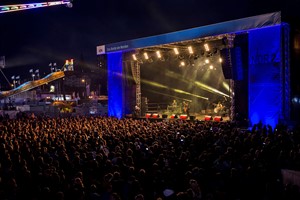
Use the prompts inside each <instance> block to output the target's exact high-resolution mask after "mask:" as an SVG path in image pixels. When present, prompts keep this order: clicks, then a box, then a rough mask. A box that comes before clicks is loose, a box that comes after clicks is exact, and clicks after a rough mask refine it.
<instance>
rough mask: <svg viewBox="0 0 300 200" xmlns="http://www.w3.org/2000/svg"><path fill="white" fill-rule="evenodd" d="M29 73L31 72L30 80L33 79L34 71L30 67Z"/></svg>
mask: <svg viewBox="0 0 300 200" xmlns="http://www.w3.org/2000/svg"><path fill="white" fill-rule="evenodd" d="M29 73H31V77H32V80H33V81H34V77H35V74H34V72H33V69H30V70H29Z"/></svg>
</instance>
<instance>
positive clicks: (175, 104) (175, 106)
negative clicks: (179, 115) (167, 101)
mask: <svg viewBox="0 0 300 200" xmlns="http://www.w3.org/2000/svg"><path fill="white" fill-rule="evenodd" d="M175 110H177V101H176V99H174V100H173V102H172V111H173V112H174V111H175Z"/></svg>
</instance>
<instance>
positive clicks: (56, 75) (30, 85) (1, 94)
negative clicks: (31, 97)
mask: <svg viewBox="0 0 300 200" xmlns="http://www.w3.org/2000/svg"><path fill="white" fill-rule="evenodd" d="M63 77H65V72H64V71H57V72H52V73H51V74H48V75H47V76H45V77H44V78H41V79H39V80H34V81H28V82H26V83H23V84H22V85H20V86H18V87H16V88H14V89H12V90H7V91H0V99H4V98H7V97H10V96H13V95H16V94H20V93H22V92H26V91H28V90H31V89H34V88H36V87H39V86H42V85H44V84H47V83H49V82H52V81H55V80H58V79H61V78H63Z"/></svg>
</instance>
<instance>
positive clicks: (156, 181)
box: [0, 116, 300, 200]
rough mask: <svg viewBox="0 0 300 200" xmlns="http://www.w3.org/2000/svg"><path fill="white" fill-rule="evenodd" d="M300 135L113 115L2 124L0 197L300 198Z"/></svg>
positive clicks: (60, 199)
mask: <svg viewBox="0 0 300 200" xmlns="http://www.w3.org/2000/svg"><path fill="white" fill-rule="evenodd" d="M282 169H291V170H296V171H299V170H300V133H299V129H297V128H295V129H294V130H289V129H288V128H287V127H286V126H277V127H276V128H274V129H273V128H272V127H270V126H268V125H263V124H256V125H254V126H253V127H252V129H241V128H239V127H238V126H237V125H236V124H235V123H234V122H212V121H198V120H193V121H192V120H191V121H190V120H180V119H174V120H173V119H164V120H155V121H154V120H152V121H151V120H149V119H134V118H124V119H117V118H113V117H84V116H81V117H64V118H63V117H58V118H50V117H43V118H39V117H36V116H31V117H18V118H16V119H8V118H2V121H1V123H0V199H1V200H2V199H3V200H13V199H32V200H50V199H51V200H52V199H57V200H67V199H70V200H71V199H72V200H148V199H149V200H164V199H166V200H168V199H174V200H239V199H240V200H244V199H245V200H248V199H249V200H250V199H251V200H253V199H261V200H276V199H286V200H293V199H300V195H299V188H298V187H297V185H294V184H284V183H283V181H282V174H281V170H282Z"/></svg>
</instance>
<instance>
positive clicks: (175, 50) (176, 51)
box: [174, 47, 179, 55]
mask: <svg viewBox="0 0 300 200" xmlns="http://www.w3.org/2000/svg"><path fill="white" fill-rule="evenodd" d="M174 53H175V54H176V55H178V54H179V51H178V49H177V48H176V47H175V48H174Z"/></svg>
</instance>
